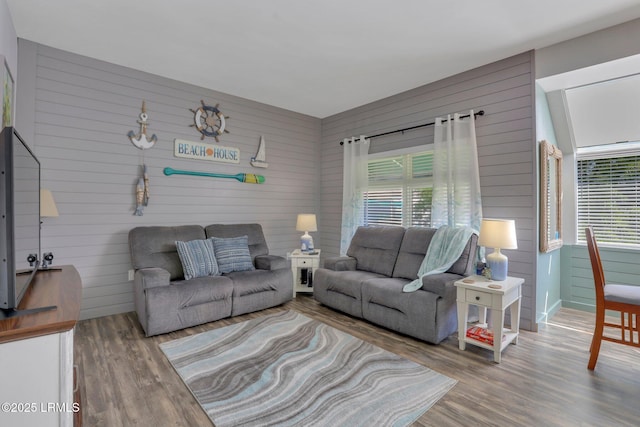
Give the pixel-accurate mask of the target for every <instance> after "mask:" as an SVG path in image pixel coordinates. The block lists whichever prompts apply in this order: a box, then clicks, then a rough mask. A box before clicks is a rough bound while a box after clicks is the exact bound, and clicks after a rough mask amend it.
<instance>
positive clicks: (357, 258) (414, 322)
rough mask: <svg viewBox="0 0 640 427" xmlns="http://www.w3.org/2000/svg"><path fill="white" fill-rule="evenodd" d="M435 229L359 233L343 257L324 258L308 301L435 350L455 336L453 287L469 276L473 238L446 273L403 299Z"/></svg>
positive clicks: (426, 279)
mask: <svg viewBox="0 0 640 427" xmlns="http://www.w3.org/2000/svg"><path fill="white" fill-rule="evenodd" d="M435 232H436V229H434V228H423V227H413V228H407V229H404V228H402V227H359V228H358V230H357V231H356V233H355V235H354V237H353V239H352V240H351V243H350V246H349V249H348V251H347V256H346V257H335V258H327V259H325V261H324V268H320V269H318V270H317V271H316V273H315V275H314V281H313V295H314V298H315V299H316V300H318V301H319V302H321V303H322V304H324V305H327V306H329V307H332V308H334V309H337V310H339V311H342V312H344V313H347V314H350V315H352V316H355V317H359V318H363V319H366V320H368V321H370V322H372V323H375V324H378V325H380V326H384V327H386V328H388V329H391V330H393V331H396V332H400V333H403V334H406V335H409V336H412V337H415V338H418V339H420V340H424V341H427V342H430V343H433V344H438V343H439V342H441V341H442V340H443V339H445V338H446V337H448V336H449V335H451V334H452V333H454V332H456V331H457V327H458V321H457V317H456V313H457V310H456V290H455V286H454V284H453V282H454V281H456V280H459V279H461V278H463V277H465V276H469V275H471V274H473V273H474V269H475V267H474V261H475V257H476V249H477V236H476V235H475V234H474V235H472V236H471V238H470V239H469V241H468V242H467V245H466V247H465V249H464V251H463V253H462V255H461V256H460V258H459V259H458V260H457V261H456V263H455V264H454V265H453V266H452V267H451V268H450V269H449V270H448V271H447V272H445V273H442V274H434V275H429V276H425V277H424V278H423V281H422V288H420V289H419V290H417V291H415V292H410V293H404V292H402V288H403V287H404V285H405V284H407V283H409V282H411V281H412V280H414V279H416V278H417V277H418V270H419V268H420V265H421V264H422V261H423V259H424V257H425V254H426V253H427V248H428V247H429V244H430V243H431V239H432V238H433V236H434V234H435Z"/></svg>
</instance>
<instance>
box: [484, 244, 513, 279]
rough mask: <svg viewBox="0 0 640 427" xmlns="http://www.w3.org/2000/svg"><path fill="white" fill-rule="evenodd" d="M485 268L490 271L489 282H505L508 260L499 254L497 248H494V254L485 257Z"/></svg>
mask: <svg viewBox="0 0 640 427" xmlns="http://www.w3.org/2000/svg"><path fill="white" fill-rule="evenodd" d="M487 266H488V267H489V269H490V270H491V280H497V281H502V280H507V271H508V269H509V260H508V258H507V257H506V256H505V255H503V254H501V253H500V249H499V248H495V249H494V252H492V253H490V254H489V255H487Z"/></svg>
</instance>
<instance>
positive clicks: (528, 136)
mask: <svg viewBox="0 0 640 427" xmlns="http://www.w3.org/2000/svg"><path fill="white" fill-rule="evenodd" d="M390 78H393V76H390ZM381 84H384V82H381ZM534 105H535V88H534V53H533V52H526V53H523V54H520V55H517V56H514V57H510V58H507V59H504V60H501V61H498V62H494V63H492V64H488V65H486V66H483V67H479V68H476V69H473V70H470V71H467V72H464V73H461V74H458V75H455V76H452V77H449V78H446V79H443V80H440V81H438V82H435V83H431V84H428V85H425V86H422V87H419V88H416V89H413V90H410V91H407V92H404V93H401V94H398V95H394V96H391V97H389V98H385V99H382V100H379V101H376V102H373V103H370V104H367V105H364V106H362V107H358V108H355V109H353V110H349V111H346V112H343V113H340V114H337V115H334V116H331V117H328V118H325V119H324V120H323V121H322V178H321V192H322V195H321V201H322V211H321V214H322V215H321V218H320V224H319V225H318V227H319V230H321V231H322V243H321V245H322V249H323V255H324V256H336V255H339V253H338V252H339V248H340V224H341V213H342V207H341V205H342V147H341V146H340V145H339V141H341V140H342V139H343V138H345V137H351V136H358V135H360V134H365V135H366V134H369V135H371V134H376V133H380V132H385V131H390V130H395V129H400V128H404V127H408V126H413V125H417V124H421V123H425V122H430V121H432V119H433V118H434V117H437V116H442V115H446V114H448V113H454V112H467V111H468V110H469V109H474V110H476V111H477V110H480V109H483V110H485V116H484V117H478V119H477V122H476V133H477V140H478V157H479V163H480V180H481V190H482V200H483V213H484V216H485V217H496V218H511V219H515V221H516V228H517V235H518V249H517V250H513V251H504V252H505V254H506V255H507V256H508V257H509V261H510V262H509V273H510V274H511V275H513V276H518V277H523V278H524V279H525V285H524V288H523V300H522V312H521V313H522V314H521V325H522V327H523V328H525V329H534V328H535V281H536V273H535V272H536V255H537V238H536V235H537V221H536V217H537V209H536V206H537V205H536V203H537V202H536V200H537V196H536V191H535V189H536V184H535V182H536V179H537V174H536V168H535V165H536V154H535V153H536V151H535V150H536V144H535V108H534ZM432 142H433V127H428V128H424V129H421V130H416V131H410V132H406V133H404V134H396V135H394V136H389V137H385V138H379V139H374V140H372V142H371V148H370V152H371V153H377V152H384V151H387V150H391V149H398V148H405V147H412V146H416V145H422V144H425V143H432Z"/></svg>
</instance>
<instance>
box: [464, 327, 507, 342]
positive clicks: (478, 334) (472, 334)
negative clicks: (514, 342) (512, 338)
mask: <svg viewBox="0 0 640 427" xmlns="http://www.w3.org/2000/svg"><path fill="white" fill-rule="evenodd" d="M467 338H471V339H474V340H476V341H481V342H484V343H487V344H489V345H493V331H492V330H491V329H487V328H481V327H480V326H472V327H470V328H469V329H467ZM505 338H506V336H505V335H502V340H503V341H504V339H505Z"/></svg>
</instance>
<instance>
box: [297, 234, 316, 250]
mask: <svg viewBox="0 0 640 427" xmlns="http://www.w3.org/2000/svg"><path fill="white" fill-rule="evenodd" d="M300 250H301V251H302V252H311V251H313V237H311V235H310V234H309V232H308V231H305V232H304V234H303V235H302V236H301V237H300Z"/></svg>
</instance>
